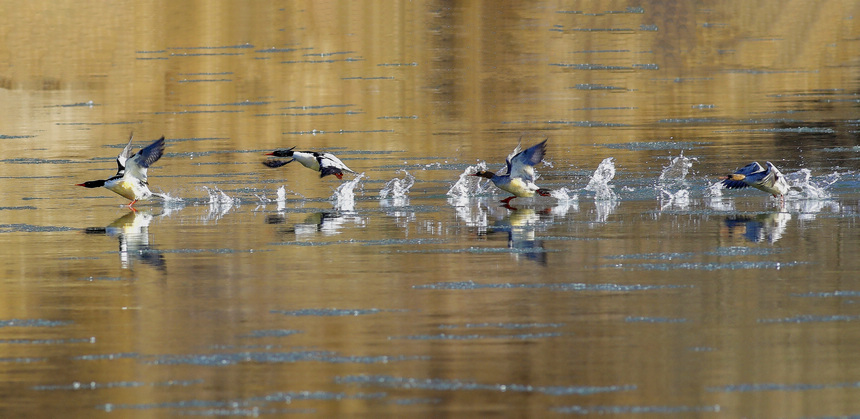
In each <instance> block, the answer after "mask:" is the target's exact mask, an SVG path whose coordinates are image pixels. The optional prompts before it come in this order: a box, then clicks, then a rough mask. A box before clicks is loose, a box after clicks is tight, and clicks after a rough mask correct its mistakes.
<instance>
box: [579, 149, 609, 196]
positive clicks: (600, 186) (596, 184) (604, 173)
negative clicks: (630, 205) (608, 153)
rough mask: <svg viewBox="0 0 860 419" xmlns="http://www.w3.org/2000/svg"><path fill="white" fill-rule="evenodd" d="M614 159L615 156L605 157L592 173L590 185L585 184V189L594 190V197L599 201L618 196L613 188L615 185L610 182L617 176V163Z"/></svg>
mask: <svg viewBox="0 0 860 419" xmlns="http://www.w3.org/2000/svg"><path fill="white" fill-rule="evenodd" d="M613 160H614V157H607V158H605V159H603V161H602V162H600V165H598V166H597V170H595V171H594V174H592V175H591V180H589V181H588V185H585V188H584V189H585V190H586V191H592V192H594V199H595V200H597V201H605V200H614V199H615V198H616V196H615V191H613V190H612V188H614V186H612V185H610V184H609V182H611V181H612V179H613V178H614V177H615V163H614V162H613Z"/></svg>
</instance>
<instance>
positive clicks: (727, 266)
mask: <svg viewBox="0 0 860 419" xmlns="http://www.w3.org/2000/svg"><path fill="white" fill-rule="evenodd" d="M806 263H807V262H799V261H793V262H772V261H758V262H743V261H739V262H725V263H716V262H708V263H704V262H702V263H696V262H689V263H630V264H617V265H603V266H601V267H602V268H623V269H627V270H633V271H635V270H644V271H671V270H676V269H689V270H702V271H718V270H738V269H777V270H778V269H783V268H791V267H795V266H799V265H804V264H806Z"/></svg>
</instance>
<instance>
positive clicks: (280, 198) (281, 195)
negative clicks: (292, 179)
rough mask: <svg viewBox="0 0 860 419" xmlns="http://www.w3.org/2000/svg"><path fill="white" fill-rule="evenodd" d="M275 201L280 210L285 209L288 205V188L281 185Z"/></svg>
mask: <svg viewBox="0 0 860 419" xmlns="http://www.w3.org/2000/svg"><path fill="white" fill-rule="evenodd" d="M275 202H276V203H277V204H278V211H283V210H284V208H286V207H287V188H285V187H284V185H281V186H280V187H279V188H278V191H277V192H276V196H275Z"/></svg>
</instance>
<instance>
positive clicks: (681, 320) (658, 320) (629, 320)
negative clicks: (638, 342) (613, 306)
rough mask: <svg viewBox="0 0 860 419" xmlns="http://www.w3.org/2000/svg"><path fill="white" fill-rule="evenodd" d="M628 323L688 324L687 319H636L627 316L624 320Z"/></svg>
mask: <svg viewBox="0 0 860 419" xmlns="http://www.w3.org/2000/svg"><path fill="white" fill-rule="evenodd" d="M624 321H625V322H627V323H686V322H687V319H684V318H670V317H634V316H627V318H625V319H624Z"/></svg>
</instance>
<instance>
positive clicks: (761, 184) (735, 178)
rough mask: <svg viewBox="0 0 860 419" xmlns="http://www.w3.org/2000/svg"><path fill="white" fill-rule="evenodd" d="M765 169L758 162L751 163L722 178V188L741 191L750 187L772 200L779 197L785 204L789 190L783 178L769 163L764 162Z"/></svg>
mask: <svg viewBox="0 0 860 419" xmlns="http://www.w3.org/2000/svg"><path fill="white" fill-rule="evenodd" d="M765 164H767V168H766V169H765V168H764V167H761V165H760V164H758V162H752V163H750V164H748V165H746V166H744V167H743V168H741V169H738V170H737V171H735V172H734V173H732V174H730V175H728V176H726V177H724V178H723V182H722V183H723V186H725V187H726V189H743V188H746V187H747V186H752V187H753V188H756V189H758V190H762V191H765V192H767V193H769V194H771V195H773V197H774V198H776V197H779V198H780V201H781V202H782V203H785V194H786V193H788V190H789V189H790V188H789V186H788V182H786V180H785V176H783V175H782V173H781V172H780V171H779V169H777V168H776V166H774V165H773V163H771V162H766V163H765Z"/></svg>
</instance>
